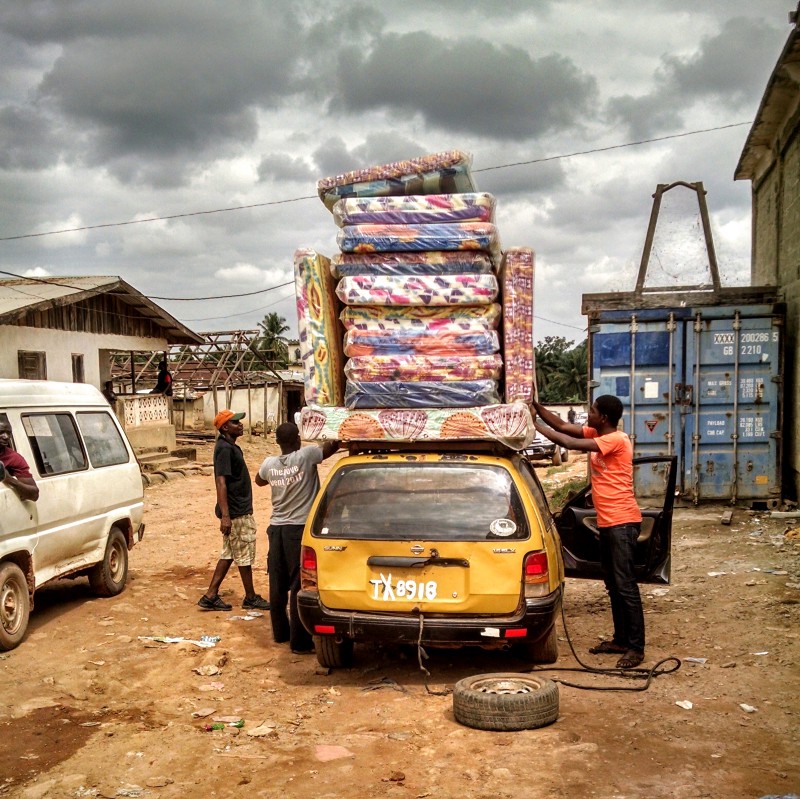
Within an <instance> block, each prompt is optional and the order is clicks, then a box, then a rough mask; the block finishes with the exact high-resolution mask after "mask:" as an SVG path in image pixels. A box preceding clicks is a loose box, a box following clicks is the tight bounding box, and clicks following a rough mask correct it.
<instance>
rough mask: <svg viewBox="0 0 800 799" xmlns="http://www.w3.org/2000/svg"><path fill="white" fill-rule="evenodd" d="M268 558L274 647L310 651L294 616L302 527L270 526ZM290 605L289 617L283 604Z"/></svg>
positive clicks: (305, 631) (270, 611) (298, 583)
mask: <svg viewBox="0 0 800 799" xmlns="http://www.w3.org/2000/svg"><path fill="white" fill-rule="evenodd" d="M267 536H268V538H269V554H268V555H267V569H268V570H269V604H270V610H269V615H270V619H271V620H272V636H273V638H274V639H275V641H276V642H277V643H279V644H280V643H283V642H284V641H288V642H289V646H290V647H291V648H292V649H298V650H304V649H311V648H312V646H313V641H312V640H311V636H310V635H309V633H308V631H307V630H306V628H305V627H303V623H302V622H301V621H300V616H299V615H298V613H297V592H298V591H299V590H300V541H301V539H302V537H303V525H302V524H277V525H275V524H271V525H270V526H269V527H268V528H267ZM287 600H288V603H289V615H288V616H287V614H286V603H287Z"/></svg>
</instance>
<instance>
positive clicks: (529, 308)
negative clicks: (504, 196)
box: [502, 247, 536, 402]
mask: <svg viewBox="0 0 800 799" xmlns="http://www.w3.org/2000/svg"><path fill="white" fill-rule="evenodd" d="M534 260H535V256H534V252H533V250H531V249H530V248H529V247H514V248H511V249H509V250H507V251H506V253H505V254H504V256H503V269H502V274H503V361H504V364H505V395H506V397H505V398H506V402H515V401H516V400H521V401H523V402H530V401H531V400H532V399H533V397H534V393H535V385H536V362H535V360H534V348H533V273H534Z"/></svg>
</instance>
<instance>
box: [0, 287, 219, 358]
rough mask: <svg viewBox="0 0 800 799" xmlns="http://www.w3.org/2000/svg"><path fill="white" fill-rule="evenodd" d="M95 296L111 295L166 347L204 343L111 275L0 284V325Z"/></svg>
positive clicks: (182, 325)
mask: <svg viewBox="0 0 800 799" xmlns="http://www.w3.org/2000/svg"><path fill="white" fill-rule="evenodd" d="M97 294H113V295H114V296H115V297H117V298H118V299H119V300H121V301H122V302H125V303H127V304H128V305H131V306H132V307H134V308H135V309H136V310H137V311H138V313H139V314H141V315H142V316H144V317H147V318H148V319H150V320H151V321H152V322H153V323H154V324H156V325H158V326H159V327H161V328H163V330H164V337H165V338H166V339H167V343H168V344H202V343H203V341H204V339H203V338H202V337H201V336H198V335H197V333H195V332H194V331H192V330H190V329H189V328H188V327H186V325H184V324H182V323H181V322H179V321H178V320H177V319H175V318H174V317H173V316H171V315H170V314H168V313H167V312H166V311H165V310H164V309H163V308H161V307H160V306H158V305H157V304H156V303H154V302H153V301H152V300H150V299H148V298H147V297H145V295H144V294H142V293H141V292H139V291H137V290H136V289H135V288H133V286H131V285H129V284H128V283H126V282H125V281H124V280H122V279H121V278H119V277H116V276H113V275H102V276H87V277H50V278H13V279H9V280H0V324H3V323H4V322H12V321H14V320H15V319H18V318H19V317H20V316H23V315H24V314H26V313H28V312H29V311H46V310H47V309H49V308H54V307H58V306H61V305H70V304H72V303H75V302H80V301H82V300H86V299H89V298H90V297H94V296H96V295H97Z"/></svg>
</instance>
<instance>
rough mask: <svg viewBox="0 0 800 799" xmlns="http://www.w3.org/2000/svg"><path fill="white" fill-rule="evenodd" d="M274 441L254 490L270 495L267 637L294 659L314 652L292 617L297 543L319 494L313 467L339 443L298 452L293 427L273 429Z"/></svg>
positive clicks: (297, 575)
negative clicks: (258, 488)
mask: <svg viewBox="0 0 800 799" xmlns="http://www.w3.org/2000/svg"><path fill="white" fill-rule="evenodd" d="M275 441H276V442H277V444H278V446H279V447H280V448H281V454H280V455H273V456H271V457H269V458H266V459H265V460H264V462H263V463H262V464H261V467H260V468H259V470H258V474H257V475H256V485H257V486H266V485H268V486H270V488H271V490H272V518H271V519H270V523H269V527H268V528H267V535H268V537H269V554H268V555H267V570H268V571H269V602H270V606H271V610H270V618H271V619H272V635H273V637H274V639H275V642H276V643H278V644H282V643H284V642H286V641H288V642H289V647H290V648H291V650H292V652H294V653H295V654H298V655H301V654H307V653H309V654H310V653H312V652H313V651H314V642H313V640H312V638H311V635H310V634H309V633H308V631H307V630H306V628H305V627H303V623H302V622H301V621H300V616H299V615H298V612H297V592H298V591H299V590H300V542H301V540H302V538H303V527H305V523H306V519H307V518H308V514H309V512H310V510H311V505H312V504H313V503H314V499H315V497H316V496H317V492H318V491H319V474H318V473H317V464H319V463H322V461H323V460H325V458H328V457H330V456H331V455H333V453H334V452H336V450H337V449H339V442H338V441H326V442H324V443H323V444H311V445H309V446H307V447H303V446H302V445H301V443H300V431H299V430H298V429H297V425H296V424H293V423H292V422H284V423H283V424H280V425H278V429H277V430H276V431H275ZM287 598H288V601H289V615H288V617H287V615H286V602H287Z"/></svg>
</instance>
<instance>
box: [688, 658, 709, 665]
mask: <svg viewBox="0 0 800 799" xmlns="http://www.w3.org/2000/svg"><path fill="white" fill-rule="evenodd" d="M682 660H683V662H684V663H700V664H701V665H702V664H703V663H706V662H707V661H708V658H682Z"/></svg>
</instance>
